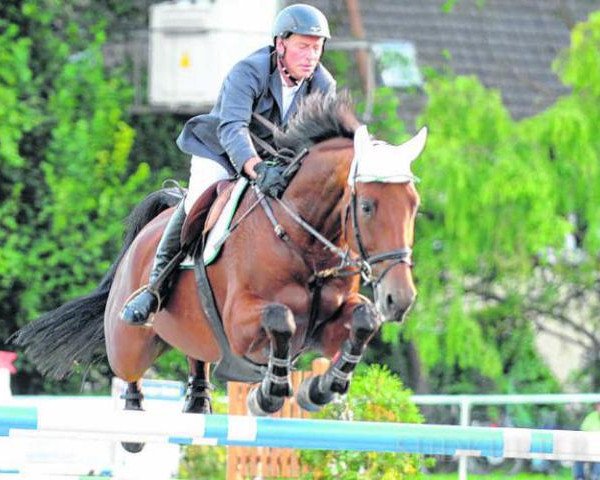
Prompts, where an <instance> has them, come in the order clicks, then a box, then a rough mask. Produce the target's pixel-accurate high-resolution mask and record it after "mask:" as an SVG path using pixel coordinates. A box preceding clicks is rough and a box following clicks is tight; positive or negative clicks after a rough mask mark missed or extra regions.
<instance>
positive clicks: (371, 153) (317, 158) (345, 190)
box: [276, 94, 427, 321]
mask: <svg viewBox="0 0 600 480" xmlns="http://www.w3.org/2000/svg"><path fill="white" fill-rule="evenodd" d="M426 137H427V129H426V128H423V129H421V131H420V132H419V133H418V134H417V135H415V136H414V137H413V138H412V139H410V140H408V141H407V142H405V143H403V144H401V145H390V144H387V143H384V142H378V141H372V140H371V138H370V136H369V133H368V131H367V127H366V126H365V125H361V124H360V122H359V121H358V120H357V119H356V116H355V115H354V112H353V109H352V100H351V99H350V97H349V95H346V94H340V95H337V96H333V95H322V94H313V95H311V96H309V97H308V98H307V99H306V100H305V101H304V103H303V105H302V106H301V108H300V109H299V112H298V115H297V116H296V117H295V118H294V119H293V120H292V121H291V122H290V124H289V126H288V129H287V131H286V132H284V133H282V134H280V135H279V136H277V137H276V139H277V140H278V142H279V144H280V146H284V147H289V148H293V149H294V150H296V151H298V150H300V149H301V148H303V147H308V148H309V149H310V153H308V155H307V157H306V159H305V160H304V164H303V167H302V168H301V169H300V171H299V172H298V175H297V177H298V178H297V179H295V181H292V183H291V184H290V187H289V189H288V192H286V196H287V198H288V199H289V200H290V201H291V202H292V203H293V204H295V205H296V206H297V207H298V209H299V211H300V212H302V214H303V215H304V218H305V219H306V220H308V221H309V222H310V223H312V224H313V225H314V226H317V227H320V229H321V230H320V231H321V233H323V234H324V236H325V237H327V238H330V239H335V238H336V234H337V232H341V233H342V235H341V237H340V238H338V239H337V240H338V246H339V247H340V249H341V250H344V251H348V250H349V251H350V252H351V254H352V256H353V258H354V260H355V263H354V266H355V267H356V266H358V269H359V270H362V274H363V278H365V279H366V281H367V282H368V283H370V284H371V286H372V287H373V291H374V297H375V304H376V307H377V310H378V311H379V313H380V314H381V315H382V316H383V318H385V319H386V320H398V321H400V320H402V319H403V318H404V317H405V315H406V313H407V312H408V311H409V309H410V307H411V305H412V303H413V302H414V299H415V297H416V289H415V285H414V283H413V278H412V271H411V267H412V245H413V239H414V223H415V216H416V212H417V208H418V206H419V195H418V193H417V190H416V189H415V181H416V177H415V176H414V175H413V173H412V172H411V163H412V161H413V160H414V159H416V158H417V157H418V156H419V155H420V153H421V152H422V150H423V148H424V146H425V141H426ZM337 253H338V256H339V251H338V252H337ZM330 265H331V264H329V266H330Z"/></svg>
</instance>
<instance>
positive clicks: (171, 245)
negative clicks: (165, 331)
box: [121, 200, 186, 325]
mask: <svg viewBox="0 0 600 480" xmlns="http://www.w3.org/2000/svg"><path fill="white" fill-rule="evenodd" d="M183 203H184V202H183V200H182V201H181V202H180V203H179V205H178V206H177V208H176V209H175V211H174V212H173V215H172V216H171V218H170V219H169V222H168V223H167V226H166V227H165V231H164V232H163V236H162V238H161V239H160V242H159V244H158V248H157V250H156V257H155V258H154V265H153V266H152V272H150V281H149V283H148V285H146V286H145V287H144V288H143V289H142V290H141V291H140V292H139V293H138V294H137V295H135V296H134V297H133V298H132V299H130V300H129V301H128V302H127V303H126V304H125V306H124V307H123V310H121V319H122V320H123V321H124V322H125V323H128V324H129V325H146V324H147V323H148V318H149V317H150V315H151V314H152V313H155V312H157V311H158V309H159V308H160V305H161V303H162V300H163V297H164V296H165V295H166V294H167V293H168V287H169V277H170V276H171V274H172V273H173V271H174V270H175V269H176V268H177V266H178V263H177V262H171V260H173V258H174V257H175V256H176V255H177V254H179V253H180V251H181V244H180V236H181V228H182V227H183V222H184V221H185V217H186V214H185V210H184V208H183Z"/></svg>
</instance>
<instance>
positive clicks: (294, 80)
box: [276, 44, 300, 85]
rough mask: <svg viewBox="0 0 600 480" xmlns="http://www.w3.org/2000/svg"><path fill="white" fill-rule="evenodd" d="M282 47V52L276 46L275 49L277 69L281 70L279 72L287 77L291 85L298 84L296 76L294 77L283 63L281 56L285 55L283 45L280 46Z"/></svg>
mask: <svg viewBox="0 0 600 480" xmlns="http://www.w3.org/2000/svg"><path fill="white" fill-rule="evenodd" d="M281 48H283V52H281V51H280V48H279V47H277V48H276V51H277V67H278V69H279V71H280V72H281V74H282V75H283V76H284V77H285V78H286V79H287V80H289V82H290V83H291V84H292V85H299V84H300V80H298V79H297V78H296V77H294V76H293V75H292V74H291V73H290V72H289V70H288V69H287V68H286V66H285V63H284V61H283V57H285V46H283V44H282V47H281Z"/></svg>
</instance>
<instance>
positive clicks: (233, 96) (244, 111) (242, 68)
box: [177, 47, 336, 173]
mask: <svg viewBox="0 0 600 480" xmlns="http://www.w3.org/2000/svg"><path fill="white" fill-rule="evenodd" d="M335 87H336V84H335V80H334V79H333V77H332V76H331V74H330V73H329V72H328V71H327V69H326V68H325V67H323V66H322V65H321V64H319V65H318V66H317V68H316V70H315V73H314V75H313V76H312V78H311V79H310V80H309V81H305V82H303V83H302V85H301V86H300V89H299V90H298V92H297V93H296V96H295V97H294V100H293V102H292V104H291V106H290V108H289V110H288V111H287V114H286V116H285V118H281V111H282V93H281V91H282V88H281V76H280V74H279V71H278V70H277V68H276V65H275V53H274V50H273V47H264V48H261V49H260V50H257V51H256V52H254V53H253V54H251V55H249V56H248V57H246V58H245V59H243V60H242V61H240V62H239V63H237V64H236V65H235V66H234V67H233V68H232V69H231V71H230V72H229V74H228V75H227V77H226V78H225V80H224V81H223V86H222V87H221V91H220V93H219V97H218V98H217V102H216V104H215V106H214V107H213V109H212V110H211V112H210V113H207V114H203V115H197V116H195V117H193V118H191V119H190V120H188V121H187V123H186V124H185V126H184V127H183V130H182V131H181V133H180V134H179V137H178V138H177V146H178V147H179V148H180V150H182V151H183V152H185V153H188V154H190V155H198V156H201V157H207V158H211V159H213V160H215V161H217V162H219V163H220V164H221V165H223V166H224V167H225V168H227V169H228V170H230V171H231V172H232V173H233V170H234V169H235V171H237V172H241V170H242V167H243V165H244V163H245V162H246V160H248V159H249V158H251V157H253V156H256V155H260V151H259V152H257V150H256V148H255V147H254V145H253V144H252V141H251V139H250V135H249V130H251V131H252V132H253V133H254V134H256V135H258V136H259V137H260V138H261V139H263V140H265V141H266V142H268V143H269V144H272V143H273V141H272V140H273V138H272V135H271V132H270V131H269V129H268V128H266V127H265V126H263V125H262V124H260V123H258V122H257V121H256V120H254V119H253V118H252V113H253V112H257V113H259V114H260V115H262V116H263V117H266V118H267V119H268V120H270V121H271V122H273V123H274V124H276V125H281V126H285V124H286V123H287V120H288V119H289V118H291V116H292V115H293V114H294V113H295V112H296V109H297V107H298V101H299V99H300V98H302V97H305V96H306V95H308V94H309V93H311V92H314V91H315V90H317V89H318V90H321V91H323V92H328V91H333V90H335Z"/></svg>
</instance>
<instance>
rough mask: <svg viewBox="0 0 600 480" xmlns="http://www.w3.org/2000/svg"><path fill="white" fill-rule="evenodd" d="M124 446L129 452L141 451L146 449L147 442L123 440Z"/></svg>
mask: <svg viewBox="0 0 600 480" xmlns="http://www.w3.org/2000/svg"><path fill="white" fill-rule="evenodd" d="M121 445H122V446H123V448H124V449H125V450H126V451H128V452H129V453H139V452H141V451H142V450H143V449H144V445H146V444H145V443H137V442H121Z"/></svg>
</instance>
